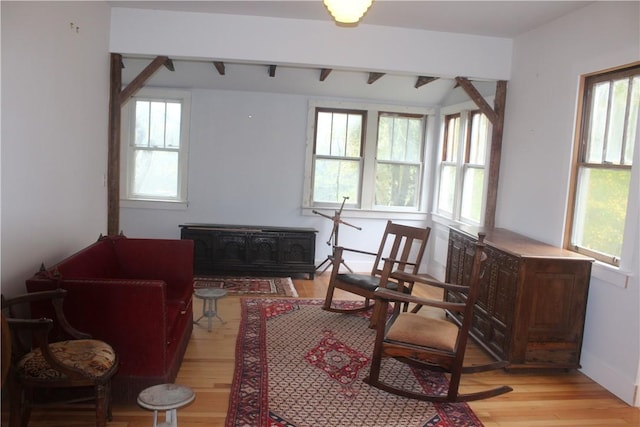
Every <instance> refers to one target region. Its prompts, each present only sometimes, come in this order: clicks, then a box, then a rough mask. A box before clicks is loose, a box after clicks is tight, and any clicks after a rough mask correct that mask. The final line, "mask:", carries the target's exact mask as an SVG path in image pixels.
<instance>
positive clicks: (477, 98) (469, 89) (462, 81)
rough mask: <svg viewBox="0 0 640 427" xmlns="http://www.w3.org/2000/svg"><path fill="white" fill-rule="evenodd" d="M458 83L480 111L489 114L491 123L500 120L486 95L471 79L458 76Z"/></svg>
mask: <svg viewBox="0 0 640 427" xmlns="http://www.w3.org/2000/svg"><path fill="white" fill-rule="evenodd" d="M456 83H457V84H458V86H460V87H461V88H462V89H463V90H464V91H465V92H466V93H467V95H469V98H471V99H472V100H473V102H475V104H476V105H477V106H478V108H479V109H480V111H482V113H483V114H484V115H485V116H487V118H488V119H489V121H490V122H491V124H494V125H495V122H496V121H497V120H498V116H497V115H496V112H495V111H494V110H493V108H491V106H490V105H489V103H487V101H485V99H484V97H483V96H482V95H481V94H480V92H478V90H477V89H476V87H475V86H474V85H473V83H471V82H470V81H469V79H467V78H465V77H456Z"/></svg>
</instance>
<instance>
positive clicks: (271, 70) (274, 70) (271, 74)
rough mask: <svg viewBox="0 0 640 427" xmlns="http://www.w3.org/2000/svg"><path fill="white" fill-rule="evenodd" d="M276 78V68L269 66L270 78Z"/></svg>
mask: <svg viewBox="0 0 640 427" xmlns="http://www.w3.org/2000/svg"><path fill="white" fill-rule="evenodd" d="M275 76H276V66H275V65H269V77H275Z"/></svg>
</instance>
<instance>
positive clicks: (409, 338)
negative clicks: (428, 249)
mask: <svg viewBox="0 0 640 427" xmlns="http://www.w3.org/2000/svg"><path fill="white" fill-rule="evenodd" d="M483 240H484V235H483V234H480V235H479V241H478V243H477V244H476V248H475V253H474V254H469V255H472V256H473V268H472V273H471V278H470V283H469V286H464V285H453V284H448V283H443V282H440V281H437V280H433V279H429V278H425V277H422V276H414V275H410V274H402V275H401V276H402V278H404V280H412V281H414V282H421V283H425V284H427V285H431V286H435V287H438V288H441V289H444V290H448V291H452V292H457V293H460V294H461V295H463V298H462V299H463V300H465V299H466V301H465V302H462V303H452V302H446V301H439V300H434V299H426V298H419V297H415V296H411V295H406V294H402V293H399V292H395V291H393V290H389V289H384V287H380V288H378V289H377V290H376V291H375V299H376V302H375V305H376V306H378V308H377V310H376V311H375V312H374V315H375V316H376V317H377V319H376V320H375V325H376V328H377V331H376V342H375V346H374V350H373V357H372V360H371V370H370V373H369V376H368V377H367V378H365V380H364V381H365V382H366V383H368V384H370V385H372V386H374V387H377V388H379V389H382V390H385V391H388V392H389V393H392V394H397V395H400V396H404V397H408V398H412V399H418V400H425V401H431V402H463V401H472V400H479V399H486V398H489V397H494V396H498V395H501V394H504V393H508V392H510V391H512V390H513V389H512V388H511V387H508V386H501V387H497V388H494V389H490V390H484V391H479V392H475V393H468V394H462V393H460V392H459V386H460V380H461V376H462V374H463V373H475V372H484V371H489V370H494V369H500V368H504V367H506V366H507V364H508V362H506V361H496V362H493V363H489V364H486V365H478V366H476V365H474V366H463V361H464V355H465V350H466V347H467V341H468V338H469V329H470V327H471V323H472V320H473V310H474V306H475V303H476V300H477V298H478V293H479V290H480V289H479V287H480V271H481V265H480V264H481V262H482V261H483V259H482V258H483V250H484V242H483ZM390 302H394V303H395V304H394V313H393V315H392V317H391V318H390V319H389V321H388V322H385V320H386V316H387V310H388V305H389V303H390ZM400 303H405V304H406V303H413V304H417V307H421V306H424V307H428V306H430V307H435V308H437V309H442V310H447V311H449V312H457V313H462V314H463V316H464V317H463V320H462V324H460V325H457V324H454V323H452V322H450V321H448V320H445V319H440V318H434V317H426V316H424V315H421V314H419V313H416V312H411V313H406V312H403V313H400V310H399V307H400ZM385 323H386V325H385ZM385 357H393V358H395V359H397V360H399V361H400V362H404V363H407V364H409V365H412V366H414V367H417V368H419V369H429V370H432V371H439V372H447V373H449V374H450V378H449V388H448V390H447V393H446V394H428V393H419V392H416V391H413V390H404V389H401V388H398V387H396V386H392V385H389V384H386V383H384V382H383V381H381V380H380V371H381V363H382V359H383V358H385Z"/></svg>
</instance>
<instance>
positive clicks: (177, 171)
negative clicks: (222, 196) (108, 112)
mask: <svg viewBox="0 0 640 427" xmlns="http://www.w3.org/2000/svg"><path fill="white" fill-rule="evenodd" d="M189 104H190V94H189V93H188V92H185V91H174V90H160V89H142V90H141V91H140V92H139V93H138V94H137V95H135V96H134V97H132V99H131V100H129V102H128V103H127V104H126V105H125V107H124V110H123V124H124V126H123V132H124V134H123V143H122V147H123V150H122V158H123V161H122V175H121V176H122V179H121V194H122V195H123V199H125V200H144V201H156V202H158V201H159V202H183V203H185V202H186V201H187V158H188V145H189V144H188V142H189Z"/></svg>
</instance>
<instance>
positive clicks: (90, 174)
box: [0, 1, 110, 295]
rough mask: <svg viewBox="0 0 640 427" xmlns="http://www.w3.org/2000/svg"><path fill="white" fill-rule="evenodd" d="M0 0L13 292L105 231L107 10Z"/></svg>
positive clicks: (5, 204)
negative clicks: (47, 266) (40, 267)
mask: <svg viewBox="0 0 640 427" xmlns="http://www.w3.org/2000/svg"><path fill="white" fill-rule="evenodd" d="M0 7H1V14H2V51H1V53H2V130H1V135H2V164H1V171H2V179H1V181H2V189H1V197H2V202H1V203H2V223H1V235H2V237H1V239H2V242H1V243H2V265H1V276H2V281H1V283H2V292H3V293H5V294H9V295H12V294H16V293H21V292H24V291H25V288H24V281H25V279H26V278H27V277H29V276H30V275H32V274H33V273H35V272H36V271H37V270H38V268H39V266H40V263H41V262H44V263H45V264H47V265H50V264H51V263H53V262H55V261H59V260H60V259H61V258H62V257H64V256H66V255H69V254H71V253H73V252H75V251H77V250H79V249H80V248H82V247H83V246H86V245H87V244H89V243H91V242H93V241H95V240H96V239H97V238H98V236H99V234H100V233H106V222H107V220H106V216H107V214H106V213H107V203H106V200H107V199H106V194H107V193H106V187H105V185H104V174H105V173H106V156H107V121H108V99H109V54H108V51H109V49H108V42H109V22H110V11H109V7H108V6H107V5H106V3H103V2H86V3H85V2H42V3H39V2H7V1H3V2H1V3H0ZM72 24H73V25H72ZM76 30H77V31H76Z"/></svg>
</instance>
